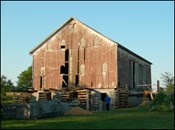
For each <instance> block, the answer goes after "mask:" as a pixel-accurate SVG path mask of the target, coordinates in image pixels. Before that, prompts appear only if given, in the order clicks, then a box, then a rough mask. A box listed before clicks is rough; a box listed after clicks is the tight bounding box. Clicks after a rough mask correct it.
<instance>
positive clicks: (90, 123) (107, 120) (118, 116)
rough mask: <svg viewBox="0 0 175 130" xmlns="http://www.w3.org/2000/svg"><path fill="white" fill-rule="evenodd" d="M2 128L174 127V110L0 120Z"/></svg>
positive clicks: (111, 112) (131, 110)
mask: <svg viewBox="0 0 175 130" xmlns="http://www.w3.org/2000/svg"><path fill="white" fill-rule="evenodd" d="M1 128H3V129H82V128H84V129H98V128H99V129H174V112H150V111H148V110H145V109H118V110H112V111H108V112H107V111H105V112H96V113H94V114H92V115H78V116H62V117H56V118H50V119H38V120H1Z"/></svg>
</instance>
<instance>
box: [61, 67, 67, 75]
mask: <svg viewBox="0 0 175 130" xmlns="http://www.w3.org/2000/svg"><path fill="white" fill-rule="evenodd" d="M65 73H66V71H65V67H64V66H63V65H62V66H61V67H60V74H65Z"/></svg>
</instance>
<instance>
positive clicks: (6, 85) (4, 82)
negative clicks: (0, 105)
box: [1, 66, 32, 94]
mask: <svg viewBox="0 0 175 130" xmlns="http://www.w3.org/2000/svg"><path fill="white" fill-rule="evenodd" d="M16 83H17V85H16V86H15V85H14V84H13V83H12V81H11V80H10V79H8V78H7V77H6V76H5V75H1V94H5V92H11V91H27V90H28V88H30V87H32V66H29V67H28V68H27V69H26V70H24V71H23V72H21V73H20V75H19V76H18V81H17V82H16Z"/></svg>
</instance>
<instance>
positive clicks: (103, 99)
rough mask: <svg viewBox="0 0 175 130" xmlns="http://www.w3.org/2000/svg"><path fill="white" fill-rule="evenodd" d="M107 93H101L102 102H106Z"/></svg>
mask: <svg viewBox="0 0 175 130" xmlns="http://www.w3.org/2000/svg"><path fill="white" fill-rule="evenodd" d="M106 95H107V94H106V93H101V101H102V102H105V97H106Z"/></svg>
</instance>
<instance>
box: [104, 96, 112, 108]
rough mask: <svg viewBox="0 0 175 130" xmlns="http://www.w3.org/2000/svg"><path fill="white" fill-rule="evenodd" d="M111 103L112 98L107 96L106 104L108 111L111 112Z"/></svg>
mask: <svg viewBox="0 0 175 130" xmlns="http://www.w3.org/2000/svg"><path fill="white" fill-rule="evenodd" d="M110 101H111V98H110V97H109V96H108V94H106V97H105V104H106V109H107V111H109V106H110Z"/></svg>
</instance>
